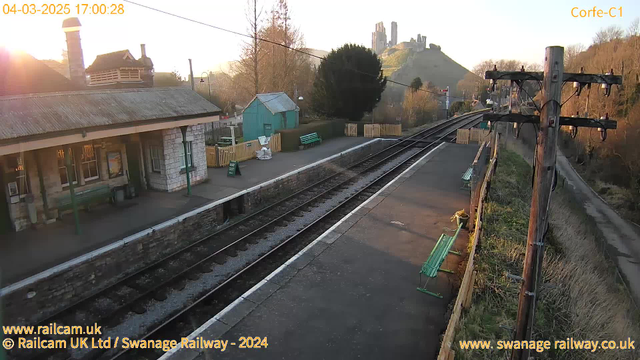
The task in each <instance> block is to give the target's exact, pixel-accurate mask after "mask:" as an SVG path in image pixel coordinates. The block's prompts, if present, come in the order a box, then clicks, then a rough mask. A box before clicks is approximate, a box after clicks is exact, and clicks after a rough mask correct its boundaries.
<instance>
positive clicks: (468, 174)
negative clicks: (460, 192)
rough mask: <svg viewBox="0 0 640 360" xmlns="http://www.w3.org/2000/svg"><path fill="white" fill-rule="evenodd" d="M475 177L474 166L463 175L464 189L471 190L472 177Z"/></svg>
mask: <svg viewBox="0 0 640 360" xmlns="http://www.w3.org/2000/svg"><path fill="white" fill-rule="evenodd" d="M472 176H473V166H470V167H469V168H468V169H467V171H465V172H464V174H462V189H471V177H472Z"/></svg>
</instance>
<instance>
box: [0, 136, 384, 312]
mask: <svg viewBox="0 0 640 360" xmlns="http://www.w3.org/2000/svg"><path fill="white" fill-rule="evenodd" d="M198 131H199V130H198ZM178 132H179V130H178ZM170 133H171V132H167V133H166V134H165V133H164V131H163V139H166V140H167V142H168V143H170V144H174V140H175V138H173V137H171V136H167V137H166V138H165V137H164V135H170ZM197 136H200V135H197V134H196V137H197ZM165 144H166V143H165ZM175 144H177V141H176V142H175ZM389 145H391V142H389V141H376V142H373V143H371V144H369V145H367V146H363V147H361V148H359V149H357V150H354V151H351V152H349V153H347V154H343V155H342V156H340V157H337V158H335V159H332V160H331V161H328V162H325V163H322V164H319V165H317V166H314V167H312V168H310V169H307V170H305V171H302V172H299V173H296V174H294V175H291V176H288V177H286V178H283V179H281V180H278V181H275V182H273V183H270V184H268V185H265V186H263V187H260V188H258V189H256V190H254V191H252V192H250V193H247V194H244V195H242V196H239V197H237V198H234V199H231V200H229V202H231V204H230V206H228V208H230V209H231V210H230V213H227V214H225V213H224V210H223V209H224V207H225V206H224V204H218V205H216V206H214V207H212V208H210V209H207V210H204V211H202V212H200V213H198V214H196V215H194V216H191V217H189V218H186V219H184V220H183V221H182V222H176V223H174V224H172V225H170V226H167V227H165V228H163V229H161V230H157V231H153V232H151V233H149V234H147V235H145V236H142V237H140V238H138V239H136V240H132V241H129V242H127V243H124V241H122V243H123V245H122V246H119V247H114V248H112V249H111V250H109V251H106V252H104V253H101V254H97V255H96V254H94V255H93V256H91V257H87V258H86V260H84V261H81V262H79V263H78V264H77V265H75V266H73V267H69V268H66V269H64V270H62V271H60V272H57V273H53V274H51V275H48V276H45V277H43V278H42V279H40V280H38V281H35V282H33V283H32V284H30V285H25V286H22V287H20V288H19V289H17V290H15V291H13V292H11V293H9V294H5V295H3V296H2V304H3V305H4V312H3V314H4V316H5V318H4V323H5V324H7V325H21V324H33V323H35V322H37V321H40V320H43V319H44V318H46V317H47V316H49V315H50V314H52V313H54V312H56V311H57V310H59V309H61V308H64V307H66V306H68V305H70V304H73V303H75V302H77V301H79V300H80V299H83V298H86V297H87V296H89V295H90V294H92V293H95V292H98V291H99V290H101V289H104V288H106V287H107V286H109V285H111V284H114V283H116V282H118V281H119V280H121V279H123V278H124V277H126V276H128V275H130V274H132V273H134V272H135V271H138V270H139V269H142V268H144V267H145V266H147V265H149V264H151V263H153V262H155V261H157V260H158V259H161V258H163V257H165V256H167V255H169V254H171V253H173V252H175V251H178V250H179V249H182V248H184V247H186V246H188V245H190V244H192V243H194V242H196V241H198V240H200V239H203V238H205V237H206V236H208V235H210V234H211V233H212V232H214V231H215V230H216V228H217V227H218V226H219V225H220V224H222V223H223V222H224V221H225V219H227V218H230V219H231V220H232V221H233V217H235V216H238V215H240V214H239V213H240V212H242V211H241V210H240V209H244V213H249V212H252V211H255V210H257V209H259V208H262V207H264V206H266V205H268V204H270V203H273V202H274V201H276V200H278V199H281V198H284V197H286V196H287V195H289V194H291V193H293V192H295V191H297V190H300V189H303V188H305V187H307V186H309V185H311V184H312V183H314V182H316V181H319V180H320V179H322V178H324V177H327V176H329V175H331V174H334V173H336V172H338V171H340V170H341V169H344V168H347V167H349V166H350V165H351V164H354V163H355V162H357V161H358V160H359V159H362V158H364V157H366V156H367V155H369V154H373V153H375V152H378V151H380V150H382V149H383V148H384V147H386V146H389ZM165 153H166V152H165ZM194 161H196V160H195V159H194ZM198 161H202V160H198ZM203 168H204V169H205V170H206V159H205V160H204V164H203ZM198 170H199V169H198ZM30 292H35V296H32V297H29V296H27V294H28V293H30Z"/></svg>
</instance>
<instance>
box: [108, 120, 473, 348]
mask: <svg viewBox="0 0 640 360" xmlns="http://www.w3.org/2000/svg"><path fill="white" fill-rule="evenodd" d="M474 115H475V116H480V115H478V114H474ZM470 117H471V120H470V121H469V122H467V123H466V124H469V123H473V122H475V121H477V120H478V118H474V116H473V115H471V116H470ZM466 124H465V125H466ZM457 129H458V128H454V129H453V130H448V131H447V132H446V133H445V134H444V135H442V136H440V137H439V138H438V139H436V140H434V141H433V142H431V143H430V144H428V145H426V146H425V147H424V148H422V149H420V150H419V151H418V152H416V153H415V154H413V155H411V156H410V157H409V158H407V159H405V160H404V161H402V162H400V163H398V164H397V165H395V166H394V167H393V168H391V169H389V170H388V171H386V172H385V173H384V174H381V175H380V176H378V177H377V178H376V179H374V180H373V181H371V182H370V183H369V184H368V185H366V186H364V187H363V188H362V189H360V190H358V191H357V192H355V193H354V194H352V195H350V196H349V197H347V198H346V199H345V200H343V201H342V202H341V203H340V204H338V205H336V206H335V207H334V208H333V209H331V210H330V211H328V212H327V213H325V214H324V215H322V216H320V217H319V218H317V219H315V220H313V221H312V222H311V223H309V224H308V225H306V226H305V227H304V228H302V229H301V230H300V231H298V232H296V233H295V234H293V235H292V236H291V237H289V238H287V239H286V240H284V241H282V242H281V243H279V244H278V245H276V246H275V247H273V248H272V249H270V250H269V251H268V252H266V253H265V254H263V255H261V256H260V257H259V258H257V259H256V260H255V261H253V262H251V263H250V264H249V265H247V266H246V267H244V268H242V269H241V270H240V271H238V272H236V273H235V274H234V275H232V276H231V277H229V278H228V279H226V280H225V281H223V282H222V283H220V284H218V285H217V286H216V287H215V288H214V289H212V290H210V291H209V292H207V293H206V294H204V295H202V296H200V297H199V299H197V300H195V301H194V302H193V303H191V304H190V305H188V306H187V307H186V308H184V309H182V310H181V311H179V312H178V313H176V314H175V315H173V316H171V317H170V318H169V319H167V320H166V321H164V322H163V323H162V324H160V325H158V326H156V327H155V328H154V329H153V330H151V331H149V332H147V334H145V335H144V336H143V337H141V338H140V339H139V340H146V339H147V338H148V337H150V336H151V335H153V334H154V333H156V332H157V331H159V330H160V329H162V328H163V327H165V326H167V325H168V324H169V323H171V322H172V321H173V320H175V319H176V318H178V317H180V316H181V315H183V314H185V313H186V312H188V311H190V310H191V309H192V308H194V307H195V306H197V305H198V304H200V303H201V302H202V301H204V300H205V299H207V298H209V297H210V296H211V295H212V294H214V293H215V292H217V291H218V290H219V289H221V288H222V287H224V286H225V285H227V284H228V283H230V282H231V281H233V280H234V279H235V278H237V277H238V276H240V275H241V274H243V273H244V272H245V271H247V270H249V269H250V268H252V267H253V266H254V265H256V264H258V263H259V262H261V261H262V260H263V259H265V258H266V257H267V256H269V255H271V254H272V253H274V252H275V251H276V250H278V249H280V248H281V247H282V246H284V245H285V244H288V243H289V242H291V241H292V240H293V239H296V238H297V237H298V236H299V235H301V234H303V233H304V232H305V231H306V230H308V229H309V228H310V227H311V226H313V225H315V224H317V223H318V222H320V221H321V220H323V219H325V218H326V217H327V216H329V215H330V214H333V213H334V212H336V211H337V210H338V209H339V208H341V207H342V206H343V205H345V204H347V203H348V202H349V201H351V200H352V199H354V198H355V197H356V196H359V195H360V194H361V193H362V192H364V191H365V190H367V189H368V188H370V187H372V186H373V185H374V184H376V183H377V182H378V181H380V180H382V179H383V178H384V177H386V176H388V175H389V174H390V173H391V172H393V171H394V170H396V169H397V168H399V167H400V166H403V165H404V164H406V163H407V162H409V161H412V160H413V159H415V158H416V157H418V156H421V155H422V154H423V153H424V152H425V151H426V150H429V149H431V148H432V147H434V146H435V145H436V144H439V143H440V141H442V140H443V139H445V138H446V137H448V136H449V135H451V134H452V133H453V132H454V131H457ZM432 135H433V134H432ZM378 164H379V163H376V165H378ZM376 165H373V166H372V167H375V166H376ZM332 190H333V188H332V189H329V190H327V191H325V193H326V192H329V191H332ZM310 201H312V200H310ZM303 205H304V206H308V203H305V204H303ZM294 211H297V210H292V211H291V212H294ZM238 241H239V240H238ZM235 243H237V242H234V244H235ZM130 350H135V349H124V350H122V351H121V352H119V353H117V354H116V355H114V356H113V357H111V358H110V360H115V359H119V358H120V357H121V356H123V355H124V354H126V353H128V352H129V351H130Z"/></svg>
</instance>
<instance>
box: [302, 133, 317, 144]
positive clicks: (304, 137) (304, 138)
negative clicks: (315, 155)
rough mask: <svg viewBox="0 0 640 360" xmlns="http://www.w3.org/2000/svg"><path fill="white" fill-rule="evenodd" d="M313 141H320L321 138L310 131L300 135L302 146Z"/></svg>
mask: <svg viewBox="0 0 640 360" xmlns="http://www.w3.org/2000/svg"><path fill="white" fill-rule="evenodd" d="M315 143H318V144H320V143H322V138H320V136H319V135H318V133H311V134H307V135H302V136H300V144H302V146H307V145H313V144H315Z"/></svg>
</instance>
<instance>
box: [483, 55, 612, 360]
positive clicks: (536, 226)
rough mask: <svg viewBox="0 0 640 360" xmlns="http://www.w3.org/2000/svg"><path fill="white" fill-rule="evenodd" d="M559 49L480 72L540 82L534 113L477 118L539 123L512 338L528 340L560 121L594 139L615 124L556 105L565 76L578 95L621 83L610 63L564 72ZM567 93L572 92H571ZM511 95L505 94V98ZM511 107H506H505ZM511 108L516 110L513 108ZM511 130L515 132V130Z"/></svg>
mask: <svg viewBox="0 0 640 360" xmlns="http://www.w3.org/2000/svg"><path fill="white" fill-rule="evenodd" d="M563 56H564V49H563V48H562V47H560V46H550V47H547V48H546V53H545V64H544V72H543V73H542V72H525V71H524V68H522V69H521V70H520V71H498V70H497V69H496V67H495V66H494V68H493V71H487V72H486V73H485V79H491V80H492V89H493V90H494V91H495V87H496V81H497V80H510V81H511V87H510V88H509V93H511V90H512V88H513V86H514V85H515V86H517V87H518V88H519V90H521V89H522V86H523V84H524V82H525V81H530V80H533V81H540V82H542V89H541V91H542V103H541V105H540V107H539V109H538V111H539V112H540V115H539V116H538V115H524V114H521V113H514V112H511V111H509V112H508V113H507V114H495V113H494V114H492V113H489V114H484V115H483V119H484V120H488V121H494V122H502V121H505V122H515V123H517V124H518V127H521V126H522V124H523V123H532V124H539V130H538V135H537V141H536V152H535V154H534V157H535V164H534V182H533V192H532V195H531V211H530V215H529V229H528V234H527V248H526V253H525V259H524V266H523V272H522V277H521V278H520V277H517V276H515V278H518V279H519V280H520V281H521V282H522V287H521V288H520V295H519V299H518V314H517V320H516V326H515V334H514V335H515V338H514V340H516V341H529V340H531V334H532V332H533V325H534V321H535V307H536V302H537V300H538V298H539V297H540V296H539V292H538V290H539V282H540V281H541V278H542V260H543V256H544V237H545V235H546V232H547V229H548V226H549V205H550V200H551V192H552V191H553V184H554V182H555V180H556V179H554V178H555V172H556V152H557V138H558V132H559V131H560V127H561V126H569V127H570V129H571V130H572V131H571V132H570V133H571V136H572V137H575V136H576V135H577V132H578V131H577V128H578V127H589V128H598V132H599V133H600V139H601V140H602V141H604V140H605V139H606V138H607V136H606V134H607V129H616V128H617V123H616V121H613V120H609V118H608V115H606V116H604V117H603V118H600V119H591V118H587V117H584V118H579V117H566V116H560V110H561V107H562V99H561V96H562V85H563V83H565V82H573V83H574V87H575V88H576V92H575V93H574V94H573V95H577V96H580V93H581V91H582V90H583V88H585V87H589V88H590V87H591V84H593V83H597V84H602V88H603V89H604V93H605V95H606V96H609V95H610V94H611V86H612V85H615V84H618V85H621V84H622V77H621V76H615V75H613V69H612V70H611V72H609V73H607V74H585V73H584V72H583V71H581V72H580V73H565V72H564V63H563ZM573 95H572V96H573ZM509 101H511V99H509ZM510 110H511V107H510ZM516 110H518V109H517V108H516ZM516 134H517V132H516ZM529 353H530V351H529V350H528V349H522V350H515V349H514V350H513V352H512V353H511V360H528V359H529Z"/></svg>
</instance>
